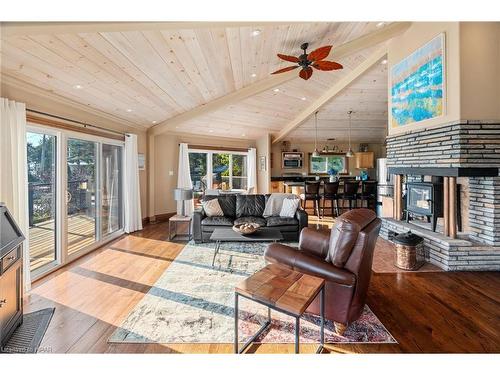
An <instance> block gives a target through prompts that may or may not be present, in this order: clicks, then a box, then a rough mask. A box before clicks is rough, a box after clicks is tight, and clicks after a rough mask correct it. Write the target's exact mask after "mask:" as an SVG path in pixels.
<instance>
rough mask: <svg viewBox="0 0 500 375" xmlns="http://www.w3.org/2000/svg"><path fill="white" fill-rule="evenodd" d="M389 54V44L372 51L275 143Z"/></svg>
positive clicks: (299, 117) (281, 133)
mask: <svg viewBox="0 0 500 375" xmlns="http://www.w3.org/2000/svg"><path fill="white" fill-rule="evenodd" d="M386 54H387V46H383V47H382V48H379V49H377V50H376V51H375V52H374V53H372V54H371V55H370V56H369V57H368V58H367V59H366V60H365V61H363V62H362V63H361V64H359V65H358V66H357V67H356V68H354V69H353V70H352V71H350V72H349V73H348V74H347V75H346V76H344V77H343V78H342V79H340V80H339V81H338V82H337V83H336V84H335V85H333V86H332V87H331V88H330V89H328V90H327V91H326V92H325V93H324V94H323V95H321V96H320V97H319V98H318V99H316V100H315V101H314V102H312V103H311V104H310V105H309V106H308V107H307V108H306V109H304V110H303V111H302V112H300V113H299V114H298V115H297V117H296V118H294V119H293V120H292V121H290V122H289V123H288V124H287V125H286V126H285V127H284V128H283V129H282V130H281V131H280V132H279V133H278V135H277V136H276V138H274V139H273V143H276V142H279V141H281V140H282V139H283V138H285V137H286V136H287V135H288V134H290V132H292V131H293V130H294V129H296V128H297V127H298V126H299V125H301V124H302V123H303V122H304V121H305V120H307V119H308V118H309V117H310V116H311V115H312V114H313V113H314V112H316V111H317V110H318V109H319V108H321V107H322V106H323V105H325V104H326V103H327V102H329V101H330V100H331V99H332V98H334V97H335V96H336V95H337V94H338V93H339V92H341V91H342V90H343V89H345V88H346V87H347V86H349V85H350V84H351V83H352V82H353V81H354V80H355V79H356V78H358V77H359V76H361V75H362V74H363V73H365V72H366V71H367V70H368V69H370V68H371V67H372V66H373V65H374V64H376V63H377V62H379V61H380V59H382V57H384V56H385V55H386Z"/></svg>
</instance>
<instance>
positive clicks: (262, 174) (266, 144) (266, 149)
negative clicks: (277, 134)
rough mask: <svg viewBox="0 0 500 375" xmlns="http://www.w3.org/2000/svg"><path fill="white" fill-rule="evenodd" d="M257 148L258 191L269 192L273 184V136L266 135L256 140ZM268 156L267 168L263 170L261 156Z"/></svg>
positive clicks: (260, 192) (261, 192)
mask: <svg viewBox="0 0 500 375" xmlns="http://www.w3.org/2000/svg"><path fill="white" fill-rule="evenodd" d="M255 145H256V148H257V192H258V193H259V194H267V193H269V192H270V185H271V136H270V135H269V134H266V135H265V136H263V137H261V138H259V139H257V141H256V142H255ZM262 157H264V158H266V163H265V170H261V169H260V168H261V165H260V158H262Z"/></svg>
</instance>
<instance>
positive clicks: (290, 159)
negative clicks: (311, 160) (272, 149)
mask: <svg viewBox="0 0 500 375" xmlns="http://www.w3.org/2000/svg"><path fill="white" fill-rule="evenodd" d="M281 156H282V158H281V159H282V163H281V168H282V169H302V160H303V156H304V154H303V153H302V152H283V153H282V155H281Z"/></svg>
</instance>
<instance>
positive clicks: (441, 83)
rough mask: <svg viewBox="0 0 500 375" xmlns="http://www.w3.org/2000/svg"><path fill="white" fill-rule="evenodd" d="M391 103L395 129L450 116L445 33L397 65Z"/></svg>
mask: <svg viewBox="0 0 500 375" xmlns="http://www.w3.org/2000/svg"><path fill="white" fill-rule="evenodd" d="M422 72H427V74H422ZM390 100H391V106H390V107H391V108H390V127H391V128H393V129H395V128H396V129H397V128H401V127H406V126H409V125H415V124H418V123H420V122H423V121H426V120H431V119H435V118H439V117H442V116H444V115H445V114H446V44H445V33H440V34H438V35H437V36H435V37H434V38H432V39H431V40H430V41H428V42H427V43H425V44H424V45H422V46H421V47H419V48H418V49H416V50H415V51H413V52H412V53H411V54H409V55H408V56H406V57H405V58H403V59H402V60H401V61H399V62H398V63H396V64H394V66H393V67H392V68H391V72H390Z"/></svg>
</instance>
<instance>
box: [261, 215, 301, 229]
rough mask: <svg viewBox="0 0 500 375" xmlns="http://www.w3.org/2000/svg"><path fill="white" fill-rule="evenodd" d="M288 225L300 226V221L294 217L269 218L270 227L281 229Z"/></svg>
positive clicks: (268, 224)
mask: <svg viewBox="0 0 500 375" xmlns="http://www.w3.org/2000/svg"><path fill="white" fill-rule="evenodd" d="M287 225H299V221H298V220H297V219H296V218H294V217H279V216H271V217H268V218H267V226H268V227H281V226H287Z"/></svg>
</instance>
